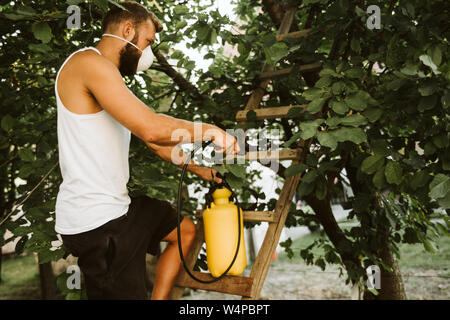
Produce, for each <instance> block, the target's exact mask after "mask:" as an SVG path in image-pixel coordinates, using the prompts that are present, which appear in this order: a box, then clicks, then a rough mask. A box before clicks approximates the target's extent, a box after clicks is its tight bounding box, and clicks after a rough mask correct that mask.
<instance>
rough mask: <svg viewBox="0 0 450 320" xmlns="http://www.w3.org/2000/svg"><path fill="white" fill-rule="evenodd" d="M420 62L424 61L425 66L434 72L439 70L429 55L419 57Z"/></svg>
mask: <svg viewBox="0 0 450 320" xmlns="http://www.w3.org/2000/svg"><path fill="white" fill-rule="evenodd" d="M419 60H420V61H422V63H423V64H424V65H426V66H427V67H430V68H431V69H432V70H433V71H436V70H437V66H436V65H435V64H434V63H433V59H431V57H430V56H429V55H426V54H423V55H421V56H420V57H419Z"/></svg>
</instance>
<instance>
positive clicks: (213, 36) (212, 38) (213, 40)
mask: <svg viewBox="0 0 450 320" xmlns="http://www.w3.org/2000/svg"><path fill="white" fill-rule="evenodd" d="M209 43H210V44H214V43H217V31H216V29H214V28H212V30H211V35H210V37H209Z"/></svg>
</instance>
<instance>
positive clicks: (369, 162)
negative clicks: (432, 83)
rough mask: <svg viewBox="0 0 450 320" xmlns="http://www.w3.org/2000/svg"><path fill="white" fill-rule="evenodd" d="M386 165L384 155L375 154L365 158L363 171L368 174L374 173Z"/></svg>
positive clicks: (362, 166)
mask: <svg viewBox="0 0 450 320" xmlns="http://www.w3.org/2000/svg"><path fill="white" fill-rule="evenodd" d="M383 165H384V156H382V155H379V154H374V155H372V156H369V157H367V158H365V159H364V160H363V162H362V163H361V171H362V172H365V173H367V174H373V173H375V172H376V171H377V170H378V169H380V168H381V167H382V166H383Z"/></svg>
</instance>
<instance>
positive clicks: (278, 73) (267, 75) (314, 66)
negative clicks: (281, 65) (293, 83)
mask: <svg viewBox="0 0 450 320" xmlns="http://www.w3.org/2000/svg"><path fill="white" fill-rule="evenodd" d="M321 67H322V63H321V62H313V63H308V64H304V65H301V66H300V67H299V72H310V71H315V70H318V69H320V68H321ZM291 71H292V67H291V68H286V69H281V70H275V71H268V72H263V73H261V74H260V75H259V79H260V80H265V79H274V78H279V77H284V76H287V75H289V74H290V73H291Z"/></svg>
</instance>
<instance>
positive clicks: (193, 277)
mask: <svg viewBox="0 0 450 320" xmlns="http://www.w3.org/2000/svg"><path fill="white" fill-rule="evenodd" d="M211 142H212V140H211V141H208V142H206V144H205V145H204V146H203V145H201V146H199V147H197V148H196V149H194V150H193V151H192V154H194V153H195V152H196V151H197V150H198V149H199V148H200V147H206V146H208V145H209V144H210V143H211ZM190 161H191V154H189V156H188V159H187V160H186V162H185V164H184V166H183V169H182V170H181V176H180V183H179V186H178V198H177V215H178V220H177V238H178V252H179V253H180V259H181V262H182V264H183V267H184V269H185V270H186V272H187V274H188V275H189V276H190V277H191V278H192V279H194V280H195V281H198V282H201V283H213V282H216V281H218V280H220V279H221V278H222V277H223V276H224V275H225V274H227V272H228V271H230V269H231V267H232V266H233V264H234V262H235V261H236V258H237V256H238V253H239V246H240V244H241V229H242V226H241V212H240V211H241V210H239V202H238V200H237V197H236V195H234V193H233V191H232V190H231V189H230V191H231V193H232V196H233V198H234V201H235V204H236V207H237V211H238V225H239V228H238V230H239V233H238V242H237V248H236V253H235V254H234V257H233V260H232V261H231V263H230V266H229V267H228V268H227V269H226V270H225V271H224V272H223V273H222V274H221V275H220V276H218V277H217V278H216V277H214V276H212V275H211V276H212V277H214V279H211V280H202V279H199V278H197V277H196V276H194V275H193V274H192V273H191V271H189V268H188V267H187V266H186V262H185V261H184V256H183V249H182V247H181V228H180V224H181V190H182V188H183V178H184V174H185V172H186V167H187V166H188V164H189V162H190ZM223 179H225V177H223ZM212 182H213V183H214V179H213V181H212Z"/></svg>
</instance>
